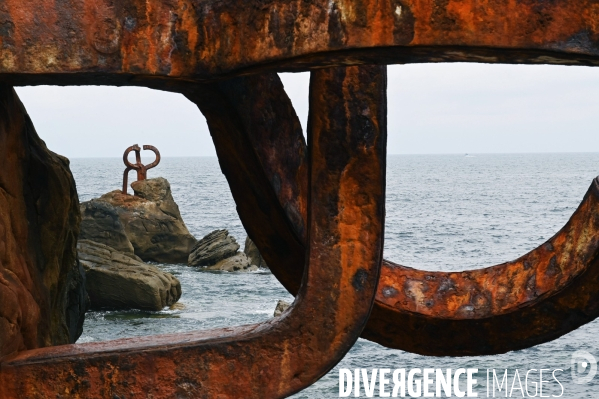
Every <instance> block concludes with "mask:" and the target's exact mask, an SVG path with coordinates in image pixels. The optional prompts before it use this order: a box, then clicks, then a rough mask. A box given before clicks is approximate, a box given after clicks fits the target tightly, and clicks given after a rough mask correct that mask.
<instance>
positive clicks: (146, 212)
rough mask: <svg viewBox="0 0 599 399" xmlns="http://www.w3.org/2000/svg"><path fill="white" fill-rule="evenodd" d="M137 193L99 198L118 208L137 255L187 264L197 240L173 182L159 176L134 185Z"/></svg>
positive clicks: (116, 194)
mask: <svg viewBox="0 0 599 399" xmlns="http://www.w3.org/2000/svg"><path fill="white" fill-rule="evenodd" d="M131 187H132V188H133V191H134V193H135V195H125V194H122V193H121V191H120V190H116V191H112V192H110V193H107V194H104V195H103V196H102V197H100V198H98V199H97V201H103V202H105V203H108V204H110V205H112V206H114V208H115V209H116V211H117V214H118V216H119V220H120V222H121V224H122V225H123V227H124V229H125V233H126V235H127V238H128V239H129V241H130V242H131V244H132V246H133V248H134V252H135V255H137V256H139V257H140V258H141V259H142V260H144V261H153V262H162V263H186V262H187V260H188V257H189V254H190V252H191V250H192V248H193V247H194V245H195V244H196V242H197V240H196V239H195V238H194V237H193V236H192V235H191V234H190V233H189V230H187V226H185V223H184V222H183V219H182V218H181V213H180V212H179V207H178V206H177V204H176V203H175V201H174V200H173V196H172V193H171V187H170V184H169V182H168V181H167V180H166V179H164V178H162V177H158V178H155V179H147V180H142V181H137V182H134V183H132V184H131Z"/></svg>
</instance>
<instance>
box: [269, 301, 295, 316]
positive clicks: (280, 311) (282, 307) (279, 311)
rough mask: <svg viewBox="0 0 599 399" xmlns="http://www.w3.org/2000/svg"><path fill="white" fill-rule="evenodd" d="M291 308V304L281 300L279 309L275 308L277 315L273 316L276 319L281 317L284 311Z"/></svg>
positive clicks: (278, 304)
mask: <svg viewBox="0 0 599 399" xmlns="http://www.w3.org/2000/svg"><path fill="white" fill-rule="evenodd" d="M290 306H291V304H290V303H289V302H287V301H283V300H282V299H279V302H277V307H276V308H275V313H274V314H273V316H274V317H278V316H280V315H281V314H283V312H284V311H286V310H287V309H289V307H290Z"/></svg>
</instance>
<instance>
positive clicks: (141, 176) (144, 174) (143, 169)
mask: <svg viewBox="0 0 599 399" xmlns="http://www.w3.org/2000/svg"><path fill="white" fill-rule="evenodd" d="M143 149H144V150H150V151H152V152H153V153H154V154H155V155H156V159H154V161H153V162H152V163H149V164H147V165H144V164H142V163H141V154H140V151H141V148H139V146H138V145H137V144H134V145H132V146H131V147H127V149H126V150H125V152H124V153H123V163H124V164H125V166H126V168H125V171H124V172H123V194H127V186H128V184H127V181H128V180H129V172H130V171H132V170H135V171H136V172H137V181H139V180H146V179H147V178H148V169H152V168H155V167H156V166H158V164H159V163H160V151H158V148H156V147H154V146H153V145H144V147H143ZM131 151H135V163H134V164H132V163H131V162H129V153H130V152H131Z"/></svg>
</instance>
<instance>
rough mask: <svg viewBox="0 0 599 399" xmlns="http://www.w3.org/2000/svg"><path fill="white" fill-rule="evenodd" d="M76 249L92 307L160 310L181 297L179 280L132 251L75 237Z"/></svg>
mask: <svg viewBox="0 0 599 399" xmlns="http://www.w3.org/2000/svg"><path fill="white" fill-rule="evenodd" d="M77 250H78V252H79V259H80V261H81V264H82V265H83V267H84V269H85V272H86V288H87V292H88V293H89V297H90V300H91V307H92V309H106V308H109V309H142V310H161V309H163V308H164V307H165V306H171V305H173V304H174V303H175V302H177V301H178V300H179V298H180V297H181V284H180V283H179V280H177V279H176V278H175V277H174V276H173V275H172V274H170V273H166V272H163V271H162V270H160V269H159V268H157V267H156V266H152V265H147V264H145V263H142V262H139V261H138V260H136V259H135V256H134V255H133V256H131V255H125V254H123V253H121V252H119V251H116V250H115V249H113V248H111V247H109V246H106V245H104V244H100V243H97V242H94V241H89V240H79V243H78V244H77Z"/></svg>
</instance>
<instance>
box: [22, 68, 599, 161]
mask: <svg viewBox="0 0 599 399" xmlns="http://www.w3.org/2000/svg"><path fill="white" fill-rule="evenodd" d="M281 77H282V79H283V83H284V85H285V88H286V90H287V92H288V94H289V96H290V97H291V100H292V101H293V104H294V106H295V108H296V111H297V113H298V115H299V117H300V119H301V122H302V124H303V126H304V128H305V124H306V120H307V115H308V82H309V74H308V73H301V74H291V73H287V74H281ZM17 92H18V93H19V96H20V97H21V100H22V101H23V103H24V104H25V107H26V108H27V110H28V112H29V114H30V115H31V118H32V119H33V122H34V124H35V127H36V129H37V131H38V133H39V135H40V136H41V137H42V138H43V139H44V140H45V141H46V144H47V145H48V147H49V148H50V149H51V150H53V151H55V152H57V153H59V154H62V155H65V156H67V157H70V158H77V157H120V156H121V154H122V153H123V150H124V149H125V148H126V147H128V146H130V145H132V144H136V143H137V144H140V145H143V144H152V145H155V146H157V147H158V148H159V149H160V151H161V153H162V155H163V156H166V157H168V156H212V155H215V153H214V146H213V145H212V141H211V139H210V135H209V133H208V129H207V127H206V122H205V120H204V118H203V116H202V114H201V113H200V111H199V110H198V109H197V108H196V107H195V105H193V104H192V103H191V102H189V101H187V100H186V99H185V98H184V97H183V96H181V95H179V94H173V93H166V92H160V91H154V90H150V89H144V88H115V87H97V86H85V87H55V86H41V87H40V86H38V87H21V88H18V89H17ZM388 109H389V115H388V123H389V125H388V126H389V141H388V142H389V145H388V152H389V154H439V153H441V154H444V153H458V154H459V153H512V152H596V151H598V150H599V134H598V133H599V132H597V129H598V125H599V68H588V67H561V66H524V65H518V66H513V65H485V64H416V65H414V64H413V65H396V66H390V67H389V79H388Z"/></svg>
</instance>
